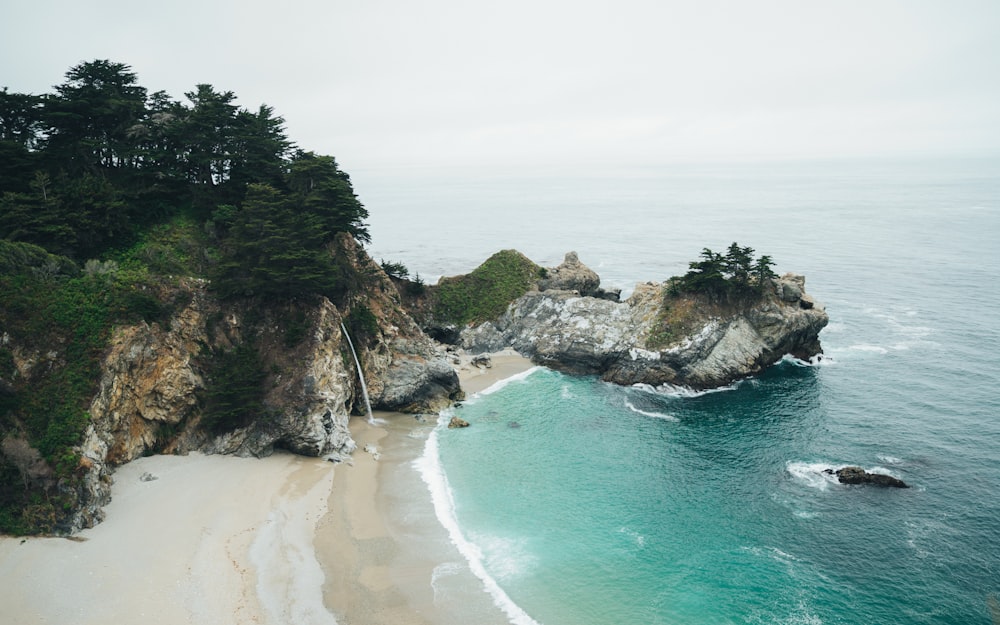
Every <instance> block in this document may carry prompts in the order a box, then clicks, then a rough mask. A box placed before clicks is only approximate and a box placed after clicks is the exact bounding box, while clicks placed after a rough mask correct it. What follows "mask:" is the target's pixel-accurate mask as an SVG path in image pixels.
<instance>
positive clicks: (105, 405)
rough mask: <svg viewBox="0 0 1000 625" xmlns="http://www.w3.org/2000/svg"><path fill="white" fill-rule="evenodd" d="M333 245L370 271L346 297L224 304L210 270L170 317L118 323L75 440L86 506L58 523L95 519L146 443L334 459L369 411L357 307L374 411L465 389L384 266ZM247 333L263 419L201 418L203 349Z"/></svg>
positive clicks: (435, 400) (435, 404)
mask: <svg viewBox="0 0 1000 625" xmlns="http://www.w3.org/2000/svg"><path fill="white" fill-rule="evenodd" d="M338 245H339V247H340V249H339V250H338V252H339V253H341V254H342V255H343V256H344V257H345V258H349V259H351V260H350V262H352V263H353V268H354V270H355V271H356V272H357V275H363V276H366V280H365V285H366V288H365V289H364V290H358V291H356V293H355V295H354V296H353V297H352V298H351V299H350V301H349V302H347V303H346V304H344V305H343V306H342V307H341V308H338V307H336V306H334V304H332V303H331V302H330V301H329V300H326V299H323V300H320V301H319V303H317V304H315V305H311V306H309V307H307V308H306V309H305V310H295V311H293V310H292V309H291V308H288V307H287V306H286V307H271V306H262V307H261V308H260V309H259V310H248V309H246V307H245V306H244V307H236V306H227V305H223V304H222V303H220V302H219V301H218V300H216V299H215V298H214V297H213V296H212V294H211V293H210V292H209V291H208V289H207V286H208V285H207V284H206V283H205V282H204V281H199V280H188V281H185V282H184V283H183V284H182V285H181V286H180V287H179V288H180V289H182V290H184V291H186V292H187V293H188V295H189V296H190V297H189V299H190V303H188V304H187V305H186V306H184V307H183V308H182V309H181V310H179V311H178V312H176V313H175V314H174V315H172V317H171V318H170V319H169V321H167V322H166V323H164V324H162V325H161V324H158V323H155V324H152V325H150V324H146V323H142V324H139V325H133V326H127V327H121V328H118V329H117V330H116V331H115V333H114V336H113V338H112V341H111V344H110V345H109V347H108V350H107V352H106V355H105V357H104V360H103V365H102V374H101V380H100V385H99V389H98V392H97V394H96V396H95V397H94V400H93V402H92V403H91V406H90V411H89V412H90V415H91V420H90V425H89V426H88V428H87V431H86V434H85V438H84V441H83V443H82V444H81V446H80V455H81V457H82V460H81V463H80V470H79V472H78V473H79V474H80V475H82V479H81V480H80V483H79V485H78V486H77V491H78V492H77V500H78V501H79V503H80V505H79V508H78V509H77V510H76V511H75V512H74V513H73V514H72V515H71V517H70V518H68V519H66V520H65V521H64V522H62V523H61V527H63V528H64V529H65V530H67V531H75V530H76V529H79V528H82V527H89V526H92V525H93V524H94V523H96V522H98V521H100V520H101V518H102V515H103V513H102V511H101V508H102V507H103V506H104V505H105V504H107V502H108V501H109V500H110V485H111V482H112V479H111V473H112V471H113V468H114V467H115V466H117V465H121V464H123V463H126V462H129V461H131V460H133V459H135V458H137V457H139V456H141V455H143V454H146V453H159V452H165V453H186V452H188V451H192V450H199V451H203V452H206V453H231V454H237V455H243V456H263V455H268V454H270V453H271V452H272V451H273V450H274V449H275V448H277V447H280V448H284V449H289V450H291V451H293V452H295V453H299V454H303V455H310V456H331V457H334V458H337V457H340V456H343V455H346V454H349V453H351V452H352V451H353V450H354V448H355V444H354V441H353V440H352V439H351V436H350V433H349V432H348V427H347V426H348V419H349V417H350V414H351V412H352V409H353V410H354V412H356V413H360V414H363V413H364V404H363V399H362V397H361V392H360V388H359V384H358V375H357V371H356V370H355V365H354V361H353V358H352V357H351V355H350V351H349V347H348V343H347V341H346V339H345V337H344V330H343V328H344V326H351V325H352V323H351V322H352V319H353V318H354V317H352V315H353V316H358V317H363V318H364V319H366V320H367V321H368V325H367V326H366V327H367V332H366V333H365V335H364V336H361V335H359V336H356V337H353V338H354V340H355V343H356V347H357V351H358V357H359V359H360V360H361V363H362V368H363V371H364V374H365V377H366V381H367V383H368V386H369V389H370V391H371V400H372V404H373V407H374V408H375V409H376V410H377V409H383V410H401V411H414V412H416V411H424V410H436V409H440V408H442V407H444V406H445V405H447V404H448V403H450V401H452V399H457V398H459V397H460V394H461V389H460V387H459V383H458V378H457V375H456V374H455V372H454V369H453V368H452V367H451V366H450V365H449V364H448V363H447V361H446V360H445V359H444V358H443V355H442V354H440V353H439V351H438V347H437V346H436V344H435V343H433V341H431V340H430V339H428V338H427V337H426V336H425V335H424V334H423V333H422V332H421V331H420V329H419V328H418V327H417V326H416V325H415V324H414V323H413V321H412V320H411V319H410V318H409V317H408V316H407V315H406V313H405V312H404V311H403V310H402V309H401V308H400V306H399V302H398V295H397V294H396V291H395V289H394V288H393V287H392V285H391V284H390V283H389V280H388V278H387V277H386V276H385V274H384V273H383V272H382V271H381V268H379V267H378V266H377V265H376V264H375V263H374V262H372V261H371V259H370V258H368V256H367V255H366V254H365V253H364V251H363V250H361V249H360V248H358V247H357V246H356V244H355V243H354V241H353V240H352V239H349V238H347V237H344V238H343V239H341V240H340V241H339V242H338ZM186 299H187V298H186ZM359 311H365V312H364V313H363V314H362V313H361V312H359ZM293 313H302V314H304V323H305V325H306V327H307V331H306V334H305V337H304V338H303V339H302V340H301V341H300V342H299V343H298V344H296V345H295V346H293V347H288V346H287V345H286V339H285V333H284V331H283V330H282V328H283V327H284V326H285V325H286V324H283V323H281V319H280V317H282V316H283V315H289V314H293ZM247 342H250V343H251V344H253V345H254V346H255V349H256V350H257V351H258V353H259V354H260V357H261V359H262V361H263V362H264V364H265V365H266V370H267V377H266V380H265V385H266V387H267V391H266V393H265V395H264V399H263V403H264V406H265V409H266V414H267V418H265V419H258V420H256V421H253V422H251V423H249V424H246V425H244V426H243V427H238V428H235V429H232V430H230V431H227V432H224V433H221V434H220V433H215V432H213V431H212V430H211V429H210V428H206V427H203V425H202V423H201V422H202V419H203V416H204V415H203V399H202V398H203V391H205V389H206V387H207V386H208V382H207V381H206V376H207V375H208V372H207V371H206V364H205V363H206V355H207V353H208V352H210V351H212V350H218V349H228V348H232V347H235V346H237V345H240V344H243V343H247Z"/></svg>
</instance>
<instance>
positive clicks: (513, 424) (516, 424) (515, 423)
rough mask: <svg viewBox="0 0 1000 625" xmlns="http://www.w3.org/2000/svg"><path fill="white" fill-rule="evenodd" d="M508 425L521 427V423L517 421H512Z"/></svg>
mask: <svg viewBox="0 0 1000 625" xmlns="http://www.w3.org/2000/svg"><path fill="white" fill-rule="evenodd" d="M507 427H509V428H514V429H517V428H519V427H521V424H520V423H518V422H517V421H511V422H510V423H508V424H507Z"/></svg>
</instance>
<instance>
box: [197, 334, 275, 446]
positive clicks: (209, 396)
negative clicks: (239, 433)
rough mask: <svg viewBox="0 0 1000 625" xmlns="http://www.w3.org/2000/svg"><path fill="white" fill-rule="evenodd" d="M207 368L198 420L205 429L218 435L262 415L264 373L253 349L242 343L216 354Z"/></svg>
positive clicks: (258, 357)
mask: <svg viewBox="0 0 1000 625" xmlns="http://www.w3.org/2000/svg"><path fill="white" fill-rule="evenodd" d="M209 367H210V370H209V374H208V385H207V388H206V390H205V411H204V416H203V417H202V423H203V424H204V426H205V427H206V428H208V429H209V430H211V431H212V432H214V433H216V434H221V433H223V432H229V431H231V430H235V429H236V428H239V427H243V426H245V425H247V424H249V423H250V422H251V421H253V420H254V419H257V418H259V417H261V416H263V414H264V378H265V376H266V373H265V371H264V365H263V364H262V362H261V358H260V355H259V354H258V353H257V350H256V349H255V348H254V347H252V346H250V345H246V344H243V345H240V346H238V347H236V348H234V349H231V350H229V351H223V352H219V353H218V354H216V355H215V357H214V358H213V359H212V362H211V363H210V365H209Z"/></svg>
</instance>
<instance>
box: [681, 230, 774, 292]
mask: <svg viewBox="0 0 1000 625" xmlns="http://www.w3.org/2000/svg"><path fill="white" fill-rule="evenodd" d="M772 267H774V261H773V260H772V259H771V257H770V256H767V255H766V254H765V255H762V256H760V257H758V258H756V259H755V258H754V249H753V248H752V247H741V246H740V245H739V244H738V243H736V242H735V241H734V242H733V243H732V245H730V246H729V248H728V249H727V250H726V253H725V254H720V253H718V252H713V251H712V250H710V249H709V248H707V247H706V248H705V249H703V250H702V251H701V255H700V258H699V260H695V261H692V262H690V263H688V268H689V271H688V272H687V273H686V274H684V275H683V276H681V277H680V278H674V280H673V282H672V284H671V286H672V289H673V290H674V291H675V292H689V293H704V294H706V295H709V296H711V297H715V298H721V299H729V298H732V297H747V296H754V295H758V294H760V293H762V292H763V291H764V290H765V289H766V288H767V286H768V285H769V284H770V281H771V278H773V277H774V276H775V274H774V271H773V270H772V269H771V268H772Z"/></svg>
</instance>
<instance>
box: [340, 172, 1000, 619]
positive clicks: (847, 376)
mask: <svg viewBox="0 0 1000 625" xmlns="http://www.w3.org/2000/svg"><path fill="white" fill-rule="evenodd" d="M997 172H1000V163H997V162H989V161H963V162H948V163H919V162H910V163H877V164H872V163H841V164H839V165H838V166H837V167H833V166H830V165H824V166H822V167H819V166H816V165H812V166H809V165H797V166H794V167H792V166H788V167H765V166H760V165H757V166H746V167H735V166H731V167H726V168H703V169H702V168H684V169H681V170H677V169H676V168H675V169H667V170H664V171H648V170H642V171H632V172H624V173H623V172H617V173H606V174H604V175H601V176H590V177H586V178H579V179H576V178H574V177H573V176H571V175H561V176H557V175H552V176H536V177H531V178H523V179H522V178H519V179H515V180H510V179H496V178H475V179H470V180H469V181H468V184H464V185H463V184H461V181H459V184H455V183H454V182H453V183H452V184H450V185H444V183H443V182H442V183H441V184H440V185H435V183H434V181H433V180H430V181H427V180H421V184H420V185H417V186H414V185H413V184H409V183H406V182H405V181H402V182H400V181H397V183H398V185H399V186H397V187H393V186H392V185H389V186H388V187H386V186H385V185H382V186H380V187H379V188H380V189H382V191H381V194H382V195H381V196H376V197H375V198H366V197H365V195H364V192H365V186H364V184H363V182H361V183H359V189H360V191H361V193H362V199H363V200H366V203H367V204H368V206H369V208H370V209H371V210H372V214H373V224H372V226H373V234H374V246H373V253H374V254H375V255H376V257H379V256H380V255H381V256H382V257H385V258H389V259H392V260H401V261H403V262H406V263H407V264H408V265H410V267H411V269H416V270H418V271H420V272H421V273H422V274H423V275H428V276H430V275H433V274H435V273H436V272H439V273H444V274H453V273H459V272H464V271H468V270H469V269H471V268H472V267H473V266H475V264H477V263H478V262H479V261H481V260H482V259H483V258H485V257H486V256H488V255H489V253H490V252H492V251H493V250H496V249H500V248H504V247H517V248H518V249H521V250H522V251H525V252H526V253H528V254H529V256H532V257H533V258H535V259H537V260H539V261H541V262H543V263H545V264H554V263H556V262H558V261H559V259H560V258H561V256H562V253H564V252H565V251H568V250H570V249H576V250H577V251H579V252H580V256H581V260H583V261H584V262H585V263H588V264H590V265H591V266H592V267H594V268H596V269H598V271H599V272H600V273H601V274H602V277H604V278H605V283H606V284H610V285H613V286H625V287H626V288H627V286H628V285H629V284H632V283H634V282H637V281H642V280H661V279H663V278H664V277H666V276H668V275H671V274H676V273H679V272H682V271H683V268H684V266H685V265H686V262H687V261H688V260H691V259H692V258H694V256H696V255H697V253H698V252H699V251H700V249H701V248H702V247H704V246H709V247H712V248H713V249H719V248H723V247H725V246H726V245H728V243H729V242H731V241H733V240H737V241H739V242H740V243H741V244H744V245H752V246H754V247H755V248H756V249H757V250H758V251H759V252H762V253H768V254H770V255H772V256H773V257H774V258H775V259H776V260H777V262H778V269H779V270H793V271H797V272H802V273H805V274H806V275H807V286H808V290H809V292H810V293H811V294H812V295H814V296H815V297H816V298H817V299H818V300H820V301H821V302H823V303H824V304H825V305H826V306H827V309H828V312H829V314H830V317H831V324H830V326H829V327H828V328H827V329H826V330H824V332H823V334H822V335H821V339H822V341H823V345H824V347H825V349H826V354H827V357H826V359H825V360H823V361H822V362H821V363H820V364H818V365H816V366H808V365H807V363H801V362H796V361H793V360H786V361H784V362H782V363H781V364H779V365H777V366H776V367H774V368H772V369H770V370H769V371H768V372H767V373H766V374H765V375H763V376H761V377H760V378H758V379H754V380H747V381H744V382H741V383H739V384H737V385H735V386H734V387H733V388H730V389H725V390H723V391H721V392H713V393H708V394H701V395H697V394H693V393H686V392H682V391H679V390H677V389H661V390H656V389H649V388H636V387H618V386H614V385H609V384H606V383H603V382H600V381H599V380H597V379H594V378H589V377H570V376H565V375H561V374H558V373H555V372H552V371H548V370H545V369H538V370H534V371H533V372H531V373H530V374H529V375H527V376H524V377H522V378H519V379H515V380H511V381H509V382H508V383H506V384H505V385H503V386H502V387H500V388H497V389H492V390H491V392H489V393H484V394H481V395H478V396H475V397H473V398H471V399H470V400H469V401H468V402H466V403H465V404H464V405H463V406H462V407H460V408H458V409H456V412H457V413H458V414H460V415H461V416H462V417H463V418H465V419H466V420H468V421H470V422H471V423H472V424H473V426H472V427H470V428H467V429H464V430H447V429H446V428H443V427H440V428H438V429H437V430H436V431H435V433H434V434H433V435H432V437H431V438H430V439H429V441H428V444H427V449H426V450H425V457H424V459H423V460H424V462H423V466H424V470H425V473H426V476H425V477H427V478H428V483H429V484H430V486H431V488H430V492H431V494H432V495H434V496H435V497H436V501H435V505H436V506H437V507H438V514H439V517H440V518H442V519H444V521H445V525H446V526H449V525H450V526H451V527H449V530H450V531H451V537H452V540H453V542H456V544H458V546H459V548H460V550H461V551H462V552H463V553H464V554H465V555H466V557H467V558H468V559H469V561H470V563H471V567H472V569H473V570H474V572H476V573H477V574H478V575H479V576H480V578H481V579H483V580H484V584H485V587H486V589H487V590H488V591H490V592H491V594H492V595H493V597H494V600H495V602H496V603H497V604H498V605H500V606H501V607H503V608H505V609H506V611H507V613H508V615H509V617H510V619H511V621H512V622H515V623H533V622H534V623H540V624H542V625H588V624H598V623H602V624H604V623H615V624H633V623H634V624H647V623H650V624H653V623H675V624H686V623H810V624H818V623H823V624H835V623H844V624H855V623H857V624H862V623H865V624H867V623H887V624H891V623H900V624H902V623H956V624H958V623H962V624H967V623H972V624H975V623H982V624H989V623H992V622H993V620H992V619H991V616H990V609H989V597H990V596H991V595H994V594H996V593H1000V503H998V502H1000V497H998V496H997V492H998V489H1000V390H998V389H1000V384H998V382H1000V373H998V371H1000V366H998V365H1000V332H998V328H997V324H996V318H997V315H996V312H995V311H996V310H997V308H998V305H1000V287H998V286H997V284H996V280H997V274H998V270H1000V245H998V244H997V243H996V237H997V235H998V234H1000V180H998V174H997ZM574 181H575V183H574ZM444 189H447V191H444ZM435 190H437V192H436V191H435ZM533 190H534V192H533ZM425 194H426V195H425ZM380 203H382V204H384V206H383V207H382V208H379V205H380ZM612 209H613V211H614V212H613V214H614V215H615V218H614V221H613V224H611V223H608V222H605V221H602V219H607V215H608V214H609V211H611V210H612ZM379 211H384V212H383V213H382V215H383V217H382V218H383V219H384V220H385V221H383V222H379V221H378V215H379V214H380V213H379ZM470 211H472V212H471V213H470ZM386 213H387V214H386ZM393 215H394V216H395V219H390V218H389V217H390V216H393ZM402 215H407V216H409V217H407V218H404V217H401V216H402ZM457 215H462V216H463V217H462V219H456V216H457ZM480 216H481V217H482V219H479V217H480ZM435 220H440V222H441V223H449V224H450V225H451V228H452V232H453V235H454V237H453V240H452V241H450V242H449V245H448V247H447V249H446V250H431V249H427V248H425V247H424V246H425V245H426V243H411V242H410V240H411V239H412V233H413V232H414V230H415V229H416V228H418V227H426V226H427V225H428V224H431V225H433V224H434V223H435ZM526 220H530V223H531V224H532V226H533V227H532V228H527V229H526V228H524V227H523V224H524V223H528V221H526ZM390 222H391V223H390ZM605 223H608V225H605V226H602V225H601V224H605ZM484 224H485V225H486V226H488V227H484ZM407 237H409V239H408V238H407ZM446 416H447V415H446ZM845 464H857V465H861V466H863V467H865V468H867V469H869V470H871V469H876V468H877V469H879V470H881V471H886V472H889V473H891V474H893V475H895V476H897V477H900V478H902V479H903V480H905V481H906V482H907V483H909V484H910V485H911V486H912V488H910V489H906V490H895V489H893V490H888V489H877V488H870V487H854V486H844V485H840V484H836V483H834V482H833V481H831V480H829V479H827V478H826V476H824V474H823V473H822V469H824V468H834V467H838V466H842V465H845Z"/></svg>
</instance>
